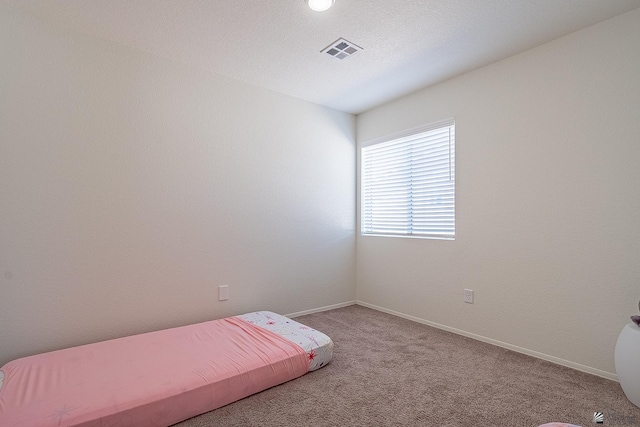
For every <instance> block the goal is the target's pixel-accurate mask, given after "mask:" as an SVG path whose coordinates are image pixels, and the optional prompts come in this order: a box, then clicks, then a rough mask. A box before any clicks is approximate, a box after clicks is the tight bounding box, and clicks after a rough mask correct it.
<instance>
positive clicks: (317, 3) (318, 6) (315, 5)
mask: <svg viewBox="0 0 640 427" xmlns="http://www.w3.org/2000/svg"><path fill="white" fill-rule="evenodd" d="M306 2H307V4H308V5H309V7H310V8H311V9H312V10H315V11H316V12H323V11H325V10H327V9H329V8H330V7H331V6H333V4H334V3H335V2H336V0H306Z"/></svg>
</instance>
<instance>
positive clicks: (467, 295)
mask: <svg viewBox="0 0 640 427" xmlns="http://www.w3.org/2000/svg"><path fill="white" fill-rule="evenodd" d="M464 302H467V303H469V304H473V290H472V289H465V290H464Z"/></svg>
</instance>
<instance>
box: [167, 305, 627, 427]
mask: <svg viewBox="0 0 640 427" xmlns="http://www.w3.org/2000/svg"><path fill="white" fill-rule="evenodd" d="M296 320H297V321H299V322H301V323H304V324H306V325H308V326H311V327H313V328H315V329H318V330H320V331H322V332H324V333H326V334H327V335H329V336H330V337H331V338H332V339H333V340H334V343H335V349H334V356H333V361H332V362H331V363H330V364H329V365H328V366H326V367H324V368H322V369H320V370H318V371H315V372H311V373H309V374H307V375H305V376H303V377H301V378H298V379H296V380H293V381H290V382H288V383H285V384H282V385H280V386H278V387H273V388H271V389H269V390H266V391H264V392H262V393H258V394H256V395H253V396H250V397H248V398H246V399H243V400H241V401H238V402H235V403H233V404H231V405H228V406H225V407H223V408H220V409H218V410H215V411H212V412H209V413H206V414H203V415H201V416H198V417H195V418H192V419H189V420H187V421H185V422H183V423H180V424H177V425H179V426H181V427H202V426H216V427H226V426H284V427H289V426H291V427H294V426H295V427H301V426H336V427H348V426H438V427H445V426H456V427H467V426H514V427H515V426H526V427H535V426H538V425H539V424H543V423H548V422H551V421H562V422H567V423H573V424H578V425H581V426H584V427H587V426H595V425H597V424H594V423H593V420H592V417H593V413H594V412H595V411H599V412H603V413H604V424H602V425H609V426H640V409H638V408H637V407H635V406H634V405H633V404H632V403H630V402H629V401H628V400H627V399H626V398H625V396H624V394H623V392H622V390H621V389H620V385H619V384H618V383H616V382H614V381H610V380H606V379H603V378H600V377H596V376H593V375H589V374H585V373H582V372H579V371H575V370H573V369H569V368H565V367H562V366H559V365H555V364H552V363H549V362H545V361H542V360H539V359H536V358H533V357H529V356H525V355H522V354H519V353H515V352H512V351H509V350H505V349H503V348H500V347H495V346H492V345H489V344H485V343H482V342H479V341H475V340H472V339H469V338H465V337H462V336H459V335H455V334H452V333H449V332H445V331H441V330H439V329H435V328H431V327H429V326H425V325H422V324H418V323H415V322H411V321H409V320H405V319H402V318H398V317H395V316H391V315H388V314H384V313H380V312H378V311H375V310H371V309H368V308H364V307H361V306H350V307H345V308H340V309H336V310H331V311H326V312H322V313H316V314H310V315H307V316H302V317H298V318H296Z"/></svg>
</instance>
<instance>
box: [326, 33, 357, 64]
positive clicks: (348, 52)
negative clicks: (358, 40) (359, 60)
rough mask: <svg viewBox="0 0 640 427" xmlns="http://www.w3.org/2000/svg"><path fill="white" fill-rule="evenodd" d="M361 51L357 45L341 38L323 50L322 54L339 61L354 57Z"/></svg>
mask: <svg viewBox="0 0 640 427" xmlns="http://www.w3.org/2000/svg"><path fill="white" fill-rule="evenodd" d="M361 50H362V48H361V47H360V46H358V45H357V44H353V43H351V42H350V41H347V40H345V39H343V38H339V39H338V40H336V41H334V42H333V43H331V44H330V45H329V46H327V47H325V48H324V49H322V50H321V51H320V52H322V53H328V54H329V55H331V56H333V57H335V58H338V59H345V58H348V57H350V56H352V55H355V54H356V53H358V52H360V51H361Z"/></svg>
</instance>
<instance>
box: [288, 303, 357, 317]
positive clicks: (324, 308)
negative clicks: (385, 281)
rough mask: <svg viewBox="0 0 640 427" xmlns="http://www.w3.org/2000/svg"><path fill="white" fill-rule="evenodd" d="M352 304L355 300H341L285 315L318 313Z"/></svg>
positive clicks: (296, 315)
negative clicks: (336, 302)
mask: <svg viewBox="0 0 640 427" xmlns="http://www.w3.org/2000/svg"><path fill="white" fill-rule="evenodd" d="M354 304H356V301H347V302H341V303H338V304H332V305H327V306H324V307H319V308H312V309H310V310H304V311H297V312H295V313H291V314H285V317H298V316H304V315H305V314H313V313H320V312H321V311H328V310H333V309H336V308H342V307H347V306H350V305H354Z"/></svg>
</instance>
